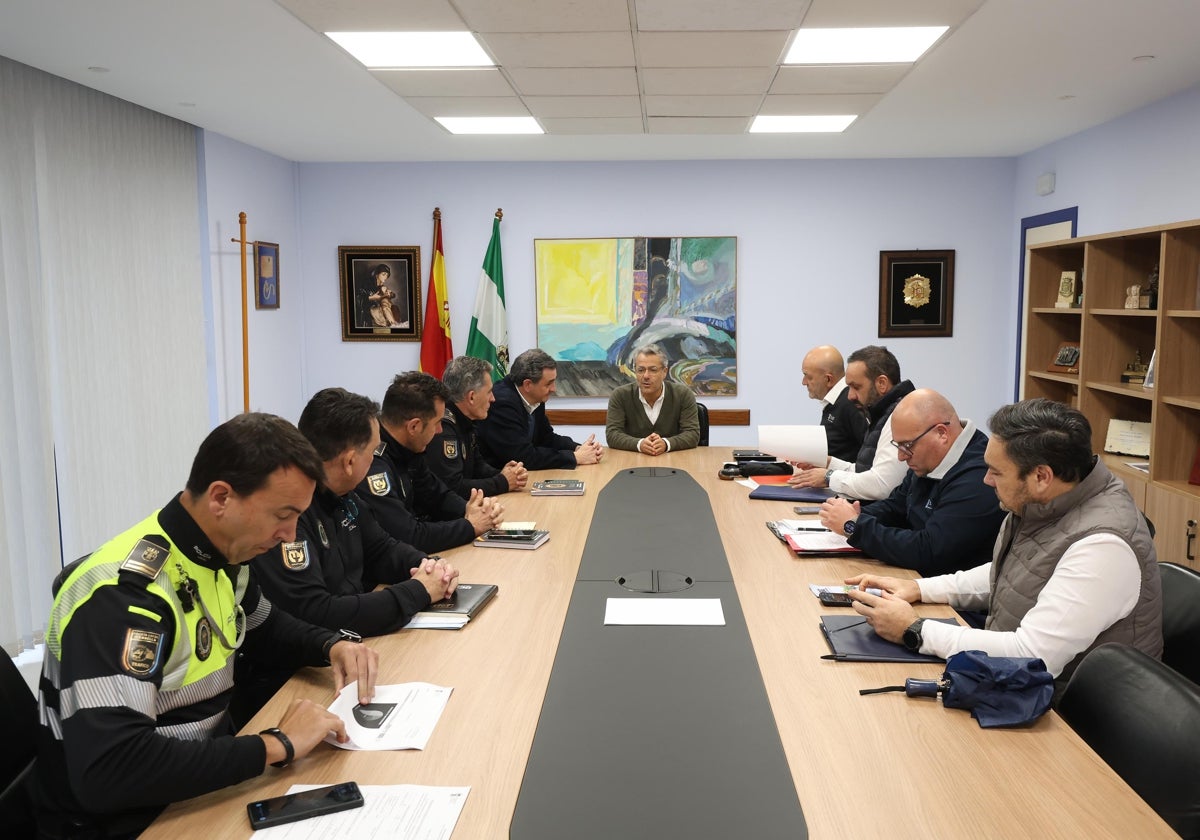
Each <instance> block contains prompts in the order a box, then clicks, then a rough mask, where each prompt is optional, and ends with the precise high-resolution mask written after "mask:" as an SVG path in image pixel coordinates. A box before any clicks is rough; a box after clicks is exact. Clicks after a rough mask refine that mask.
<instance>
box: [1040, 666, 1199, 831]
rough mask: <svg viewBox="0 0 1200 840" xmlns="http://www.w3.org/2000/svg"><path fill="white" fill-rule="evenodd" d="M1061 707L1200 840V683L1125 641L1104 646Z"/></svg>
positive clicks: (1175, 824) (1132, 782)
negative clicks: (1191, 680) (1186, 677)
mask: <svg viewBox="0 0 1200 840" xmlns="http://www.w3.org/2000/svg"><path fill="white" fill-rule="evenodd" d="M1058 712H1059V714H1061V715H1062V716H1063V718H1064V719H1065V720H1066V721H1067V723H1068V724H1070V726H1071V728H1072V729H1074V730H1075V731H1076V732H1077V733H1078V734H1079V736H1080V737H1081V738H1083V740H1085V741H1087V743H1088V745H1089V746H1090V747H1091V748H1092V749H1094V750H1095V751H1096V752H1097V753H1098V754H1099V755H1100V757H1101V758H1103V759H1104V760H1105V762H1107V763H1108V766H1109V767H1111V768H1112V769H1113V770H1115V771H1116V772H1117V775H1119V776H1120V777H1121V778H1122V779H1124V780H1125V781H1126V783H1128V785H1129V786H1130V787H1131V788H1133V789H1134V791H1136V792H1137V794H1138V796H1140V797H1142V799H1144V800H1146V803H1147V804H1148V805H1149V806H1150V807H1151V808H1153V809H1154V810H1155V811H1156V812H1157V813H1158V815H1159V816H1160V817H1162V818H1163V819H1164V820H1165V821H1166V822H1167V824H1168V825H1169V826H1171V828H1173V829H1174V830H1175V831H1177V832H1179V834H1180V835H1181V836H1182V837H1184V838H1200V784H1197V779H1200V688H1197V686H1196V685H1194V684H1193V683H1192V682H1190V681H1189V680H1187V679H1185V678H1184V677H1183V676H1181V675H1180V674H1179V673H1177V672H1176V671H1174V670H1173V669H1171V668H1168V667H1167V666H1166V665H1164V664H1162V663H1161V662H1158V661H1157V660H1155V659H1151V658H1150V657H1149V656H1146V654H1144V653H1142V652H1141V651H1138V650H1135V649H1133V648H1131V647H1127V646H1125V645H1117V644H1108V645H1101V646H1100V647H1098V648H1096V649H1095V650H1093V651H1092V652H1091V653H1089V654H1088V655H1087V656H1086V657H1084V659H1083V661H1082V662H1080V663H1079V667H1078V668H1076V669H1075V673H1074V674H1072V675H1071V682H1070V683H1068V685H1067V688H1066V690H1065V691H1064V692H1063V695H1062V698H1061V700H1060V701H1059V704H1058Z"/></svg>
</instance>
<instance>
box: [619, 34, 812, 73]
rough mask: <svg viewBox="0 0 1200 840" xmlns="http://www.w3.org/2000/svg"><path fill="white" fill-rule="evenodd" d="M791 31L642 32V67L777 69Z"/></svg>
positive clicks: (640, 37) (640, 40) (640, 47)
mask: <svg viewBox="0 0 1200 840" xmlns="http://www.w3.org/2000/svg"><path fill="white" fill-rule="evenodd" d="M789 34H790V33H787V32H641V33H639V34H638V36H637V39H638V59H639V62H640V66H642V67H774V66H775V65H776V64H778V63H779V62H780V60H781V59H782V58H783V48H784V45H785V44H786V43H787V39H788V35H789Z"/></svg>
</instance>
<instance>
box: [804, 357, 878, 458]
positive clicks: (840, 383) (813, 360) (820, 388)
mask: <svg viewBox="0 0 1200 840" xmlns="http://www.w3.org/2000/svg"><path fill="white" fill-rule="evenodd" d="M800 375H801V379H800V383H801V384H802V385H804V387H805V388H807V389H808V395H809V396H810V397H811V398H812V399H814V400H820V401H821V426H822V427H824V429H825V439H826V440H827V441H828V442H829V454H830V455H831V456H832V457H834V458H839V459H841V460H842V461H855V460H857V458H858V450H860V449H861V448H862V442H863V438H864V437H866V434H867V415H866V414H864V413H863V411H862V409H861V408H860V407H859V405H858V403H856V402H853V401H852V400H851V399H850V389H849V388H848V387H847V385H846V365H845V363H844V362H843V361H842V354H841V353H839V352H838V349H837V348H836V347H831V346H830V345H828V344H822V345H821V346H819V347H814V348H813V349H811V350H809V351H808V352H807V353H806V354H805V355H804V361H802V362H801V363H800Z"/></svg>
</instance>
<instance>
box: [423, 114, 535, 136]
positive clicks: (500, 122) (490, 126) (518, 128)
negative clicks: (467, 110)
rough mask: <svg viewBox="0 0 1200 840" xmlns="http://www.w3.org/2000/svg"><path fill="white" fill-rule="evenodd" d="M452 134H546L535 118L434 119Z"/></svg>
mask: <svg viewBox="0 0 1200 840" xmlns="http://www.w3.org/2000/svg"><path fill="white" fill-rule="evenodd" d="M434 119H435V120H437V121H438V122H440V123H441V124H442V125H443V126H444V127H445V128H446V130H447V131H449V132H450V133H451V134H545V133H546V132H544V131H542V127H541V126H540V125H538V123H537V120H535V119H534V118H533V117H434Z"/></svg>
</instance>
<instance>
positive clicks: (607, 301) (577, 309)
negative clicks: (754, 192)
mask: <svg viewBox="0 0 1200 840" xmlns="http://www.w3.org/2000/svg"><path fill="white" fill-rule="evenodd" d="M533 248H534V270H535V273H536V278H537V337H538V347H540V348H542V349H543V350H545V351H546V352H547V353H549V354H550V355H551V356H553V357H554V359H555V360H556V361H557V362H558V395H559V396H565V397H603V396H608V395H609V394H611V393H612V391H613V389H614V388H616V387H617V386H619V385H623V384H625V383H626V382H629V381H631V378H632V376H633V374H632V371H631V368H632V367H633V354H634V352H635V351H636V350H637V348H638V347H641V346H642V345H645V344H658V345H659V346H660V347H662V348H663V350H665V351H666V353H667V356H668V358H669V359H670V361H671V368H670V373H669V378H670V379H672V380H674V381H675V382H681V383H683V384H685V385H687V386H689V387H690V388H691V389H692V391H693V392H695V393H696V394H697V395H706V396H718V395H719V396H726V395H729V396H732V395H734V394H736V393H737V237H734V236H700V237H650V236H639V237H630V238H623V239H535V240H534V243H533Z"/></svg>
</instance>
